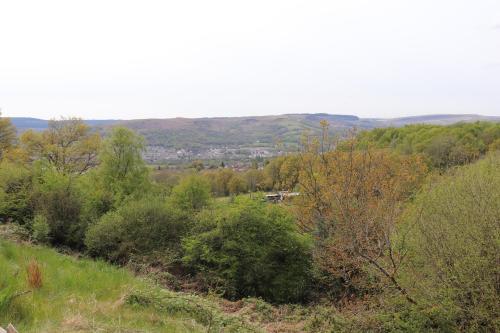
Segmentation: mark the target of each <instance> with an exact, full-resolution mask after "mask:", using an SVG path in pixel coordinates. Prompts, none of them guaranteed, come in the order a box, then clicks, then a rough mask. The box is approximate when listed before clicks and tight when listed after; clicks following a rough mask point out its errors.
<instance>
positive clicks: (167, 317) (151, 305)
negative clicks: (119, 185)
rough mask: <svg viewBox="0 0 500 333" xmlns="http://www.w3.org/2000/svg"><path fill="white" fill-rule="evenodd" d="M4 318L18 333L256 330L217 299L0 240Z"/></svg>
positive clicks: (0, 312) (0, 310)
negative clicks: (38, 282)
mask: <svg viewBox="0 0 500 333" xmlns="http://www.w3.org/2000/svg"><path fill="white" fill-rule="evenodd" d="M31 260H36V261H37V262H38V263H39V264H40V266H41V270H42V276H43V286H42V287H41V288H40V289H38V290H30V288H29V287H28V283H27V273H26V266H27V264H28V263H29V262H30V261H31ZM27 291H29V292H28V293H26V294H23V295H21V296H18V297H16V298H14V299H13V300H11V301H9V299H8V297H5V295H8V294H9V293H10V295H12V294H19V293H23V292H27ZM2 295H3V296H2ZM2 302H3V303H2ZM9 322H12V323H13V324H14V325H15V326H16V328H17V329H18V330H19V332H22V333H28V332H37V333H38V332H40V333H42V332H56V331H57V332H207V331H212V332H219V331H220V329H221V328H222V327H224V331H227V332H235V331H245V332H246V331H255V329H252V328H251V327H247V326H246V324H245V323H242V322H238V320H237V318H236V317H234V318H233V317H230V316H228V315H225V314H224V313H223V312H221V311H220V309H219V308H218V307H217V305H216V302H213V304H212V303H210V301H209V300H208V299H202V298H201V297H198V296H194V295H188V294H182V293H174V292H170V291H166V290H161V289H160V288H158V287H156V286H153V285H152V284H150V283H149V282H147V281H145V280H143V279H139V278H137V277H134V276H133V275H132V274H131V273H130V272H128V271H127V270H125V269H120V268H117V267H114V266H111V265H109V264H106V263H104V262H100V261H93V260H87V259H76V258H74V257H71V256H67V255H61V254H59V253H57V252H56V251H54V250H51V249H47V248H43V247H39V246H32V245H21V244H16V243H12V242H10V241H6V240H1V239H0V326H6V325H7V324H8V323H9Z"/></svg>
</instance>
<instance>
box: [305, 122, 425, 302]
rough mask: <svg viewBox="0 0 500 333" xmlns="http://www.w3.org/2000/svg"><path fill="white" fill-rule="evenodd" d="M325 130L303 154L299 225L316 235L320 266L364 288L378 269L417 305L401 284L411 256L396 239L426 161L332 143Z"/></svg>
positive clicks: (324, 127) (311, 141)
mask: <svg viewBox="0 0 500 333" xmlns="http://www.w3.org/2000/svg"><path fill="white" fill-rule="evenodd" d="M322 126H323V135H322V137H321V138H316V139H313V140H309V142H305V144H304V150H303V152H302V153H301V154H300V159H301V172H300V177H299V183H300V191H301V196H300V199H299V203H298V205H297V210H298V211H297V213H298V214H297V216H298V220H299V223H300V224H301V226H302V227H303V228H304V229H306V230H308V231H310V232H312V233H313V234H314V235H315V239H316V251H315V259H316V261H317V263H318V264H319V265H320V267H321V268H322V269H323V270H324V271H326V272H328V273H330V274H332V275H334V276H335V277H336V278H339V279H341V280H342V281H343V283H345V284H346V285H350V286H357V285H360V284H363V283H364V280H366V277H367V275H366V272H367V270H373V271H374V272H376V273H377V274H379V276H381V277H383V279H381V281H387V282H389V284H390V285H392V286H393V287H395V288H396V289H398V290H399V291H400V292H401V293H402V294H403V295H404V296H405V297H406V298H407V299H408V300H409V301H410V302H414V301H413V299H412V298H411V297H410V296H409V295H408V294H407V292H406V290H405V289H404V288H403V287H402V286H401V285H400V284H399V283H398V280H397V272H398V269H399V267H400V265H401V262H402V260H403V259H404V256H405V252H404V249H401V248H398V246H397V245H396V244H395V242H394V240H393V236H394V231H395V226H396V223H397V221H398V217H399V215H400V212H401V211H402V208H403V206H404V203H405V201H406V200H407V199H408V198H409V197H410V196H411V195H412V194H413V193H414V192H415V190H416V189H417V188H418V186H419V184H420V183H421V181H422V179H423V176H424V175H425V173H426V167H425V164H424V162H423V160H422V159H421V158H420V157H419V156H401V155H396V154H394V153H391V152H389V151H386V150H372V149H363V150H359V149H357V148H356V142H355V141H354V140H347V141H344V142H343V143H341V144H338V143H337V144H335V143H332V142H331V141H330V140H329V138H328V124H327V123H322ZM398 244H399V242H398Z"/></svg>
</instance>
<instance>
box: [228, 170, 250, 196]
mask: <svg viewBox="0 0 500 333" xmlns="http://www.w3.org/2000/svg"><path fill="white" fill-rule="evenodd" d="M227 187H228V190H229V193H230V194H232V195H234V194H240V193H243V192H246V191H247V183H246V182H245V180H244V179H243V177H242V176H241V175H238V174H235V175H234V176H233V177H232V178H231V180H230V181H229V184H227Z"/></svg>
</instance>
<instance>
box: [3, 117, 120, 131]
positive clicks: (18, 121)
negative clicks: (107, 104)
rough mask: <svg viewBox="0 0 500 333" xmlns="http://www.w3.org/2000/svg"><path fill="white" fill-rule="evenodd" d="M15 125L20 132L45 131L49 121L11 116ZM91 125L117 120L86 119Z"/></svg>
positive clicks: (107, 123) (101, 124) (103, 124)
mask: <svg viewBox="0 0 500 333" xmlns="http://www.w3.org/2000/svg"><path fill="white" fill-rule="evenodd" d="M10 120H11V121H12V123H13V124H14V126H16V128H17V130H18V131H19V132H24V131H26V130H29V129H32V130H35V131H43V130H44V129H46V128H47V126H48V123H49V121H48V120H44V119H37V118H29V117H12V118H10ZM85 122H86V123H87V124H89V125H90V126H105V125H111V124H113V123H116V122H117V120H112V119H110V120H92V119H90V120H85Z"/></svg>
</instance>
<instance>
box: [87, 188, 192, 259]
mask: <svg viewBox="0 0 500 333" xmlns="http://www.w3.org/2000/svg"><path fill="white" fill-rule="evenodd" d="M186 221H187V220H186V218H185V215H184V214H183V213H182V212H180V211H179V210H177V209H175V208H173V207H172V206H171V205H167V204H165V203H164V202H163V201H161V200H159V199H158V198H149V197H147V198H144V199H142V200H139V201H130V202H126V203H125V204H124V205H123V206H121V207H120V208H119V209H118V210H117V211H114V212H110V213H108V214H106V215H104V216H103V217H102V218H101V219H100V220H99V221H98V222H97V223H96V224H94V225H92V226H91V227H90V228H89V230H88V232H87V234H86V237H85V244H86V246H87V249H88V252H89V254H90V255H92V256H97V257H102V258H106V259H108V260H110V261H113V262H117V263H125V262H127V261H128V260H129V259H130V258H131V256H133V255H149V254H151V253H153V252H165V253H168V254H172V253H176V251H177V250H178V249H179V248H180V239H181V237H182V236H183V235H184V234H185V232H186V231H187V230H188V227H189V225H188V223H187V222H186Z"/></svg>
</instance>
